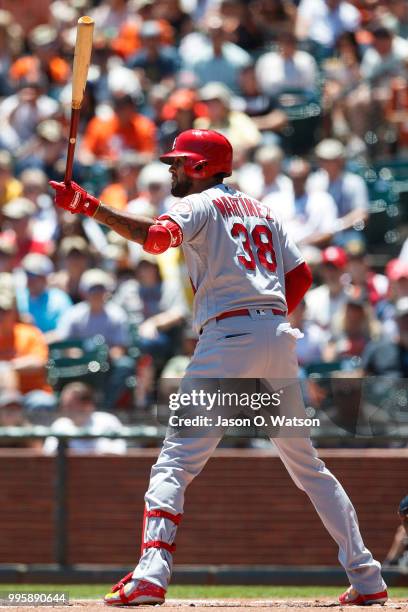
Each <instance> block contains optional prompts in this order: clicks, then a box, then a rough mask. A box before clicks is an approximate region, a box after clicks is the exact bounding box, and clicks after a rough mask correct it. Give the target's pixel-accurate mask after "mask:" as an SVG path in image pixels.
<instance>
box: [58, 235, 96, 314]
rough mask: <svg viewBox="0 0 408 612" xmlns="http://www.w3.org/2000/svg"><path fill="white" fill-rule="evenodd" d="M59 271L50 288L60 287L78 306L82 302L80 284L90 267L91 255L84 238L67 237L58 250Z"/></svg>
mask: <svg viewBox="0 0 408 612" xmlns="http://www.w3.org/2000/svg"><path fill="white" fill-rule="evenodd" d="M58 254H59V255H60V257H61V259H60V262H59V263H60V265H59V268H60V269H59V270H58V271H57V272H56V273H55V274H53V275H52V276H51V278H50V286H52V287H58V288H59V289H60V290H62V291H63V292H64V293H66V294H68V295H69V297H70V299H71V301H72V302H73V303H74V304H77V303H78V302H80V301H81V300H82V296H81V294H80V290H79V283H80V279H81V276H82V274H83V273H84V272H85V270H87V269H88V268H89V267H90V261H91V253H90V248H89V245H88V243H87V242H86V240H85V239H84V238H82V236H67V237H66V238H64V239H63V240H62V241H61V243H60V245H59V249H58Z"/></svg>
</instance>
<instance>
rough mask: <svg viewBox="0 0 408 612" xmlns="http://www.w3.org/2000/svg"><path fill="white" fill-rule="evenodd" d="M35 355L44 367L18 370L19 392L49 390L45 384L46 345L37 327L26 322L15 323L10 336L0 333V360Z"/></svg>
mask: <svg viewBox="0 0 408 612" xmlns="http://www.w3.org/2000/svg"><path fill="white" fill-rule="evenodd" d="M28 356H33V357H34V356H35V357H38V358H39V359H40V360H41V361H43V362H44V368H43V369H42V370H40V371H38V370H37V371H36V372H18V374H17V375H18V381H19V389H20V391H21V393H28V392H29V391H34V390H42V391H49V392H51V387H50V386H49V385H48V384H47V379H46V370H45V363H46V362H47V359H48V346H47V344H46V342H45V339H44V336H43V335H42V333H41V332H40V330H39V329H37V328H36V327H34V326H33V325H27V324H26V323H16V324H15V325H14V327H13V331H12V335H11V337H10V336H8V335H6V334H1V335H0V361H10V360H11V359H15V358H17V357H28Z"/></svg>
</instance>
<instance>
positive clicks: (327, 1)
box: [296, 0, 360, 54]
mask: <svg viewBox="0 0 408 612" xmlns="http://www.w3.org/2000/svg"><path fill="white" fill-rule="evenodd" d="M359 25H360V13H359V11H358V9H357V8H356V7H355V6H353V4H352V3H350V2H346V1H345V0H301V1H300V4H299V7H298V12H297V24H296V31H297V36H298V37H299V38H300V39H301V40H305V39H306V40H310V41H312V42H314V43H317V44H318V45H319V46H320V47H321V48H322V50H324V51H325V52H326V54H328V53H330V52H331V51H332V50H333V48H334V46H335V44H336V41H337V39H338V37H339V36H340V35H341V34H343V32H355V31H356V30H357V29H358V27H359Z"/></svg>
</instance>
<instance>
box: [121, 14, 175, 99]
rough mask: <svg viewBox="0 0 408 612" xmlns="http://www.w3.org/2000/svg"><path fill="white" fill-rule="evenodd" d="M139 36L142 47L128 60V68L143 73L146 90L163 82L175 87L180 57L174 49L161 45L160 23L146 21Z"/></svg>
mask: <svg viewBox="0 0 408 612" xmlns="http://www.w3.org/2000/svg"><path fill="white" fill-rule="evenodd" d="M139 34H140V39H141V44H142V47H141V49H140V50H139V51H137V53H136V54H135V55H133V56H132V57H131V58H130V59H129V60H128V62H127V65H128V67H129V68H132V69H134V70H137V71H138V72H140V73H141V78H142V82H143V84H144V87H145V88H146V89H147V88H148V87H149V85H150V84H151V83H160V82H162V81H165V82H168V83H169V84H171V85H173V84H174V78H175V74H176V72H177V70H178V69H179V57H178V53H177V51H176V49H175V48H174V47H170V46H168V45H162V44H161V41H160V38H161V29H160V25H159V22H158V21H145V22H144V23H143V24H142V27H141V28H140V33H139Z"/></svg>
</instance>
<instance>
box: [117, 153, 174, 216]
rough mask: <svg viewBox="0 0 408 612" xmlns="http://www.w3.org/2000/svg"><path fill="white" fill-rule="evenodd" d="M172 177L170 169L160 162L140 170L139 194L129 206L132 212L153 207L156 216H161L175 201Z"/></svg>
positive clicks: (138, 212)
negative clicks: (171, 189)
mask: <svg viewBox="0 0 408 612" xmlns="http://www.w3.org/2000/svg"><path fill="white" fill-rule="evenodd" d="M170 186H171V179H170V174H169V171H168V169H167V168H166V167H165V166H164V165H163V164H161V163H160V162H151V163H150V164H147V165H146V166H145V167H144V168H143V170H142V171H141V172H140V175H139V178H138V181H137V187H138V191H139V196H138V197H137V198H135V199H134V200H131V201H130V202H129V204H128V206H127V209H128V210H129V211H130V212H134V213H136V214H146V213H141V212H140V211H141V210H146V208H147V207H148V208H152V209H153V211H154V216H159V215H161V214H162V213H164V212H165V211H167V210H168V209H169V207H170V205H171V204H172V203H173V202H174V198H173V197H172V196H171V195H170Z"/></svg>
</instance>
